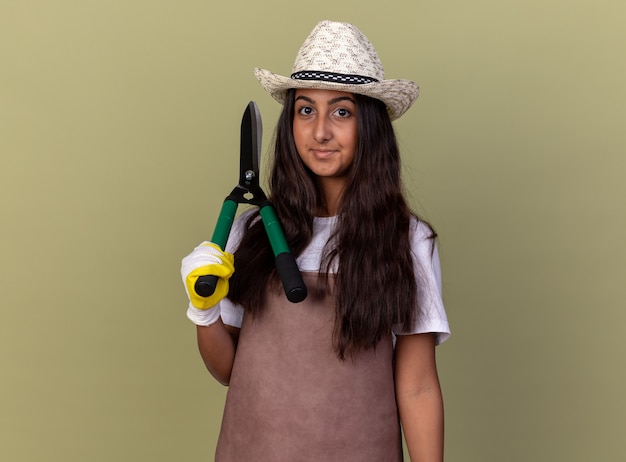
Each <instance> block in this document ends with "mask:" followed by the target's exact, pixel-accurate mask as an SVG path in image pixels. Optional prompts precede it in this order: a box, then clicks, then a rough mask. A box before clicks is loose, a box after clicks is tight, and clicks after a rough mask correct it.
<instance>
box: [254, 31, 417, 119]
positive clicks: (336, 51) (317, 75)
mask: <svg viewBox="0 0 626 462" xmlns="http://www.w3.org/2000/svg"><path fill="white" fill-rule="evenodd" d="M291 72H292V74H291V77H283V76H281V75H278V74H273V73H272V72H270V71H268V70H266V69H259V68H255V69H254V75H255V76H256V78H257V79H258V81H259V82H260V83H261V85H262V86H263V88H265V90H267V92H268V93H269V94H270V95H272V97H273V98H274V99H275V100H276V101H278V102H279V103H281V104H283V103H284V101H285V95H286V93H287V90H288V89H290V88H315V89H316V88H321V89H326V90H338V91H346V92H350V93H358V94H361V95H366V96H370V97H372V98H376V99H379V100H381V101H382V102H383V103H385V105H386V106H387V112H388V113H389V117H390V118H391V120H395V119H397V118H399V117H400V116H401V115H402V114H404V113H405V112H406V111H407V110H408V109H409V108H410V107H411V105H412V104H413V103H414V102H415V100H416V99H417V96H418V95H419V88H418V86H417V85H416V84H415V82H412V81H410V80H385V73H384V71H383V65H382V63H381V62H380V59H379V58H378V54H377V53H376V50H375V49H374V46H373V45H372V43H371V42H370V41H369V40H368V39H367V37H366V36H365V35H363V33H362V32H361V31H360V30H359V29H357V28H356V27H355V26H353V25H352V24H348V23H343V22H333V21H320V22H319V23H317V25H316V26H315V28H314V29H313V31H312V32H311V33H310V34H309V36H308V37H307V39H306V40H305V41H304V43H303V44H302V46H301V47H300V50H299V51H298V54H297V56H296V60H295V62H294V64H293V67H292V70H291Z"/></svg>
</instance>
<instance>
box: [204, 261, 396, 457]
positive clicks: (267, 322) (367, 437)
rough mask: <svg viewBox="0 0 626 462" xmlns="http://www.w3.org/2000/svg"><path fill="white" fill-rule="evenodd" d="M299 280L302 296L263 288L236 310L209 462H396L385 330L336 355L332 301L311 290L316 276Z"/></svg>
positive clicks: (388, 344)
mask: <svg viewBox="0 0 626 462" xmlns="http://www.w3.org/2000/svg"><path fill="white" fill-rule="evenodd" d="M303 278H304V280H305V282H306V285H307V287H308V288H309V296H308V297H307V299H306V300H304V301H303V302H301V303H297V304H294V303H291V302H289V301H288V300H287V299H286V297H285V295H284V293H283V291H282V288H281V290H280V292H278V291H271V290H270V291H268V293H267V298H266V300H267V307H266V310H265V311H263V312H262V313H261V314H259V315H256V316H255V317H252V316H249V315H248V314H247V313H246V314H245V315H244V320H243V324H242V327H241V331H240V336H239V343H238V346H237V354H236V357H235V363H234V365H233V370H232V374H231V380H230V385H229V389H228V394H227V398H226V405H225V408H224V416H223V419H222V428H221V432H220V436H219V440H218V445H217V450H216V457H215V461H216V462H308V461H311V462H313V461H314V462H334V461H337V462H350V461H354V462H400V461H402V443H401V433H400V425H399V422H398V411H397V406H396V400H395V392H394V383H393V366H392V359H393V345H392V338H391V334H390V335H389V337H388V338H385V339H383V340H382V341H381V342H380V343H379V344H378V345H377V347H376V349H369V350H366V351H362V352H360V353H359V354H358V355H357V356H356V357H355V358H354V359H351V358H348V359H346V360H345V361H341V360H339V358H337V355H336V353H335V351H334V350H333V345H332V331H333V325H334V306H333V299H332V297H331V296H330V295H316V294H315V291H314V290H311V288H315V287H317V278H318V275H317V273H303ZM329 283H330V284H331V286H332V276H331V277H330V278H329Z"/></svg>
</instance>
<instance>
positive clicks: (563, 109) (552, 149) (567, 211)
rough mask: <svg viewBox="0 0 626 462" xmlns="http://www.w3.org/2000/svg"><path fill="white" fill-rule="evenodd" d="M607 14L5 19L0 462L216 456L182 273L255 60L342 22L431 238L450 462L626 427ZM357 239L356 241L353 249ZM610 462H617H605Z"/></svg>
mask: <svg viewBox="0 0 626 462" xmlns="http://www.w3.org/2000/svg"><path fill="white" fill-rule="evenodd" d="M625 15H626V6H625V4H624V2H622V1H619V0H599V1H590V0H587V1H579V0H552V1H545V0H517V1H506V0H505V1H502V0H483V1H479V2H466V1H458V0H455V1H452V2H434V1H430V2H426V1H416V0H410V1H409V0H407V1H396V2H394V1H387V2H382V3H381V2H369V3H368V2H357V1H341V2H337V1H317V2H312V3H310V4H306V5H305V4H302V3H298V2H295V3H294V2H293V1H277V0H270V1H265V2H220V3H219V4H217V5H215V2H210V1H202V2H201V1H195V0H178V1H169V0H168V1H149V0H124V1H121V0H110V1H104V0H102V1H80V0H57V1H54V2H53V1H43V0H40V1H37V0H0V220H1V223H0V233H1V235H0V261H1V266H0V281H1V282H0V284H1V286H0V287H1V290H0V308H1V309H0V367H1V371H0V374H1V375H0V459H1V460H7V461H12V462H34V461H64V462H69V461H72V462H73V461H87V460H88V461H92V462H98V461H112V460H120V461H121V460H123V461H126V460H128V461H131V460H132V461H144V460H151V461H172V460H186V461H200V460H211V459H212V456H211V453H212V449H213V447H214V444H215V439H216V433H217V429H218V427H219V421H220V413H221V408H222V405H223V400H224V395H225V390H224V389H223V388H222V387H221V386H219V385H217V384H216V383H214V382H213V381H212V379H211V378H210V376H209V374H208V373H207V372H205V370H204V369H203V366H202V364H201V361H200V358H199V356H198V354H197V352H196V349H195V338H194V328H193V326H192V325H191V323H189V322H188V321H187V319H186V318H185V314H184V313H185V306H186V299H185V295H184V291H183V287H182V284H181V282H180V278H179V264H180V259H181V257H182V256H184V255H185V254H186V253H187V252H188V251H189V250H190V249H191V248H192V247H193V246H194V245H195V244H196V243H197V242H199V241H200V240H202V239H205V238H207V237H209V236H210V233H211V232H212V228H213V225H214V221H215V218H216V215H217V213H218V208H219V205H220V203H221V200H222V198H223V197H224V196H225V194H226V193H227V192H228V191H229V190H230V189H231V188H232V187H233V186H234V184H235V182H236V179H237V167H238V164H237V156H238V144H239V139H238V130H239V122H240V117H241V113H242V111H243V109H244V108H245V105H246V104H247V103H248V101H249V100H255V101H256V102H257V103H258V104H259V107H260V109H261V112H262V114H263V120H264V123H265V127H266V130H265V135H266V136H265V143H264V144H265V146H267V143H268V141H269V138H270V136H271V132H272V127H273V125H274V122H275V120H276V116H277V114H278V105H277V104H276V103H274V102H273V100H271V98H270V97H269V96H268V95H266V94H265V93H264V92H263V90H262V89H261V88H260V86H259V85H258V84H257V83H256V80H255V79H254V77H253V76H252V68H253V67H254V66H263V67H267V68H269V69H271V70H274V71H277V72H281V73H289V71H290V69H291V64H292V61H293V57H294V56H295V53H296V51H297V49H298V47H299V46H300V44H301V43H302V41H303V40H304V38H305V37H306V35H307V34H308V32H309V31H310V29H311V28H312V27H313V26H314V24H315V23H316V22H317V21H318V20H319V19H334V20H345V21H350V22H354V23H355V24H357V25H358V26H359V27H360V28H361V29H362V30H363V31H364V32H365V33H366V35H368V37H369V38H370V39H371V40H372V41H373V42H374V44H375V45H376V47H377V49H378V51H379V54H380V55H381V58H382V60H383V63H384V64H385V68H386V72H387V77H389V78H394V77H396V78H409V79H413V80H416V81H417V82H418V83H419V84H420V86H421V89H422V95H421V96H420V99H419V100H418V102H417V104H416V106H415V107H414V108H413V109H412V110H411V111H409V113H407V114H406V116H404V117H403V118H402V119H400V120H399V121H398V122H397V123H396V127H397V130H398V135H399V138H400V142H401V146H402V150H403V154H404V159H405V167H406V179H407V186H408V189H409V190H410V192H411V197H412V201H413V204H414V205H415V208H416V210H417V211H419V212H420V213H422V214H423V215H424V216H425V217H426V218H427V219H429V220H430V221H432V222H433V224H434V225H435V227H436V229H437V230H438V232H439V235H440V239H441V240H440V245H441V255H442V262H443V268H444V278H445V299H446V303H447V309H448V313H449V317H450V321H451V324H452V327H453V330H454V334H453V336H452V338H451V339H450V341H449V342H448V343H446V344H444V345H443V346H442V347H441V348H440V349H439V353H438V354H439V356H438V358H439V363H440V374H441V379H442V383H443V389H444V392H445V398H446V419H447V435H446V437H447V440H446V452H447V456H448V457H447V459H448V460H450V461H480V462H502V461H508V462H522V461H551V462H553V461H565V460H567V461H579V462H587V461H595V460H617V459H618V458H619V457H621V455H620V454H623V450H622V440H623V432H624V428H625V426H626V399H625V398H624V390H626V371H625V370H624V360H623V353H624V352H625V347H626V345H625V342H624V340H623V339H622V338H623V332H622V330H623V326H624V325H625V324H626V314H625V311H626V310H625V309H624V308H626V307H625V301H626V290H625V288H624V287H625V284H624V279H625V276H626V270H625V262H626V246H625V244H624V236H625V235H626V213H625V207H624V197H625V195H626V185H625V183H624V181H622V176H623V175H624V172H625V170H626V161H625V160H624V154H625V148H626V137H625V135H624V127H623V126H624V123H625V121H626V89H625V88H626V86H625V85H624V82H625V81H626V60H625V59H624V56H625V53H624V52H625V49H624V45H625V44H626V28H625V27H624V22H623V18H624V17H625ZM372 244H373V245H375V243H372ZM618 455H619V456H618Z"/></svg>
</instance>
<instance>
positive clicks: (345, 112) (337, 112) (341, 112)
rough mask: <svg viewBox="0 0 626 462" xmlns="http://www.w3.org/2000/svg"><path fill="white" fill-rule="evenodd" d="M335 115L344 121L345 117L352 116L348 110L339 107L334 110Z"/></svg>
mask: <svg viewBox="0 0 626 462" xmlns="http://www.w3.org/2000/svg"><path fill="white" fill-rule="evenodd" d="M335 115H337V116H338V117H341V118H342V119H344V118H346V117H350V116H351V115H352V113H351V112H350V111H349V110H348V109H346V108H345V107H340V108H338V109H336V110H335Z"/></svg>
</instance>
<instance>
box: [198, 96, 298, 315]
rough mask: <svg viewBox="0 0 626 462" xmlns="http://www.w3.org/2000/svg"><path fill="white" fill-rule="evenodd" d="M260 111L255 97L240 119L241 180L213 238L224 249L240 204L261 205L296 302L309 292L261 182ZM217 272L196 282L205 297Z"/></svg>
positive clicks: (285, 285)
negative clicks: (260, 184)
mask: <svg viewBox="0 0 626 462" xmlns="http://www.w3.org/2000/svg"><path fill="white" fill-rule="evenodd" d="M262 132H263V128H262V123H261V114H260V112H259V109H258V107H257V105H256V103H255V102H254V101H250V103H248V106H247V107H246V110H245V111H244V114H243V118H242V120H241V144H240V153H239V183H238V184H237V186H235V188H234V189H233V190H232V192H231V193H230V194H229V195H228V196H227V197H226V199H225V200H224V203H223V204H222V209H221V211H220V214H219V217H218V219H217V223H216V225H215V230H214V231H213V237H212V239H211V242H212V243H214V244H216V245H218V246H219V247H220V248H221V249H222V250H224V249H225V248H226V242H227V241H228V236H229V235H230V230H231V227H232V224H233V221H234V220H235V214H236V212H237V207H238V206H239V204H250V205H255V206H257V207H259V212H260V215H261V220H262V221H263V225H264V227H265V232H266V233H267V236H268V238H269V241H270V245H271V247H272V251H273V253H274V257H275V263H276V269H277V270H278V275H279V276H280V280H281V281H282V284H283V288H284V290H285V295H286V296H287V299H288V300H289V301H291V302H293V303H297V302H301V301H302V300H304V299H305V298H306V296H307V288H306V285H305V284H304V281H303V280H302V275H301V274H300V270H299V268H298V265H297V264H296V260H295V259H294V257H293V255H292V254H291V251H290V250H289V246H288V245H287V241H286V240H285V235H284V234H283V229H282V227H281V225H280V222H279V221H278V217H277V216H276V212H275V211H274V207H272V204H271V203H270V201H269V200H268V199H267V196H266V195H265V193H264V192H263V190H262V189H261V187H260V186H259V164H260V158H261V138H262ZM216 285H217V276H201V277H200V278H198V280H197V281H196V284H195V291H196V293H197V294H198V295H200V296H202V297H208V296H209V295H212V294H213V292H214V291H215V287H216Z"/></svg>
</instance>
